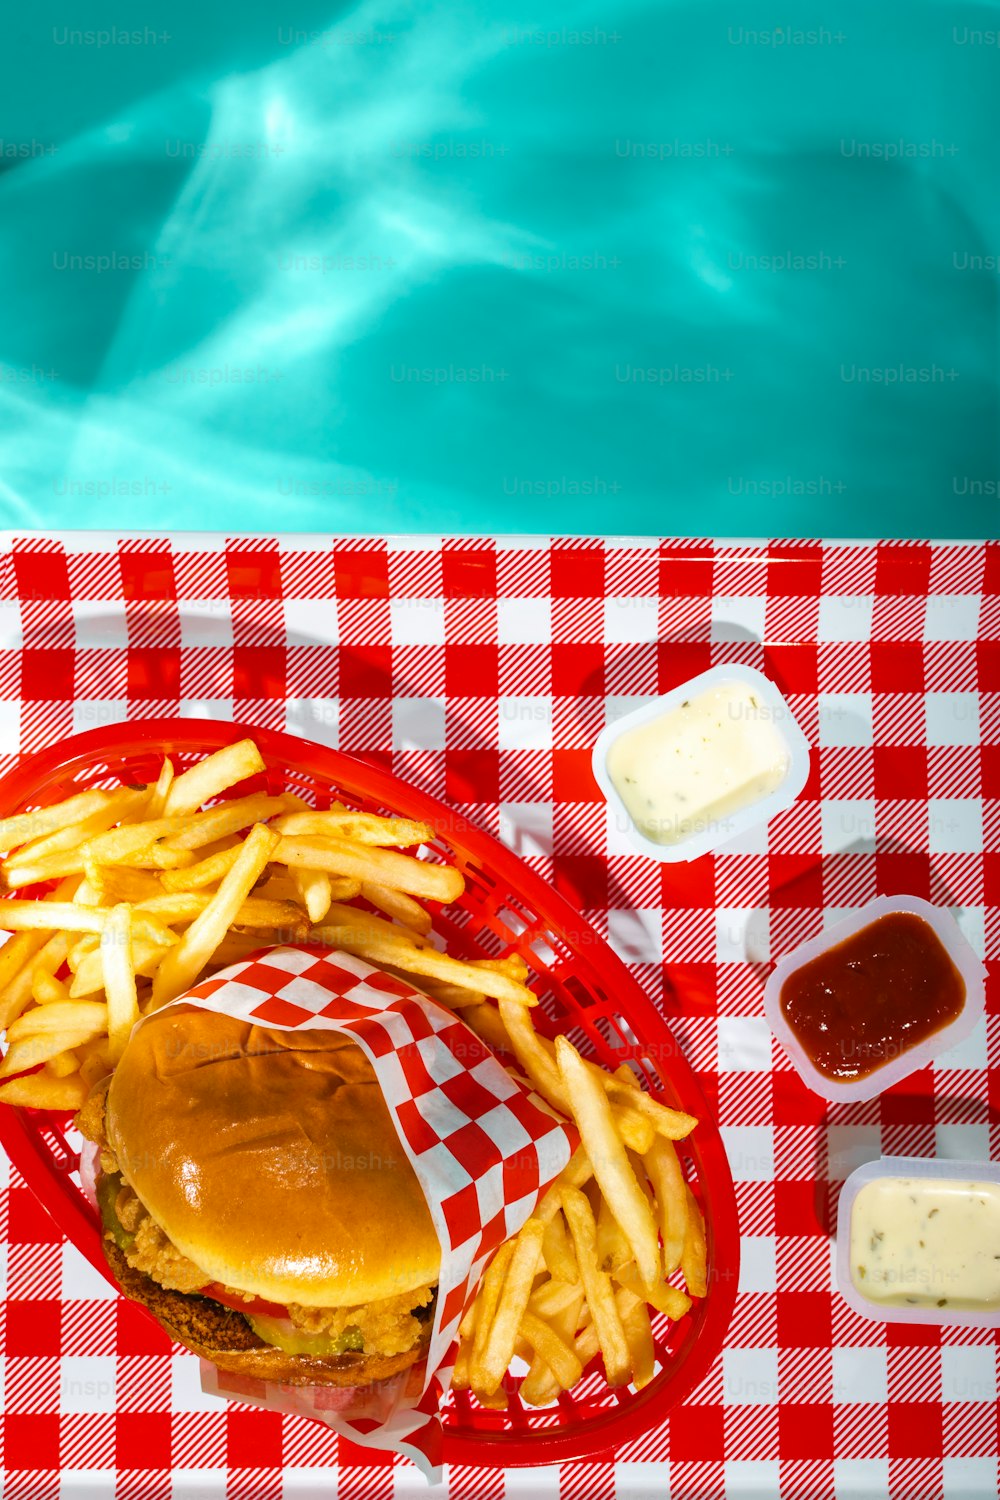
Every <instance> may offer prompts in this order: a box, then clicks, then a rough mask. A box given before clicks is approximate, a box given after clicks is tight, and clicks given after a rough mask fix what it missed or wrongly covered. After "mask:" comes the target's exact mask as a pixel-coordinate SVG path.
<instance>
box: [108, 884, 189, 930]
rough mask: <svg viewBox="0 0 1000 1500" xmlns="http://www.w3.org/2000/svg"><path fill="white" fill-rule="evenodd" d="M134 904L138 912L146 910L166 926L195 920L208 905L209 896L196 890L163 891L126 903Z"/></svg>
mask: <svg viewBox="0 0 1000 1500" xmlns="http://www.w3.org/2000/svg"><path fill="white" fill-rule="evenodd" d="M124 904H126V905H133V906H134V908H135V910H136V911H137V912H146V913H147V915H149V916H151V917H157V918H158V919H159V921H161V922H162V923H163V924H164V926H166V927H173V926H174V924H175V923H179V922H193V921H194V919H195V917H197V916H198V915H199V913H200V912H203V911H204V909H205V907H206V906H207V905H208V897H207V896H202V895H199V894H198V893H197V892H195V891H169V892H168V891H162V892H161V893H160V895H158V896H146V897H144V898H143V900H142V901H136V902H133V903H128V902H126V903H124Z"/></svg>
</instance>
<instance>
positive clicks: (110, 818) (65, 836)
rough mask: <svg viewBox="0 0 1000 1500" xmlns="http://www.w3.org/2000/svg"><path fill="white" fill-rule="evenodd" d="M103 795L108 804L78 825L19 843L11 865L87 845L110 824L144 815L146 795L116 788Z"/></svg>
mask: <svg viewBox="0 0 1000 1500" xmlns="http://www.w3.org/2000/svg"><path fill="white" fill-rule="evenodd" d="M102 796H104V797H105V798H106V799H107V801H106V802H105V803H104V804H103V806H102V807H99V808H98V809H97V811H96V812H93V813H91V815H90V817H88V818H81V819H80V821H79V822H78V823H70V824H68V825H67V827H65V828H57V829H56V831H55V832H54V833H47V834H45V835H44V837H42V838H38V839H32V840H31V842H30V843H27V844H22V846H21V847H20V849H18V851H17V854H16V856H12V857H11V863H13V864H31V863H33V862H34V860H35V859H38V858H43V857H44V856H45V855H46V854H59V853H61V852H62V851H63V850H65V849H75V848H76V846H77V845H78V844H83V843H86V842H87V840H88V839H91V838H93V837H94V835H95V834H98V833H103V832H104V831H105V830H106V829H108V828H110V827H111V825H112V824H113V823H117V822H118V821H119V820H121V819H125V820H127V819H128V818H130V817H132V816H133V815H138V814H139V813H141V812H144V811H145V809H146V804H147V801H148V797H149V793H148V792H147V791H145V790H142V791H137V792H136V791H132V789H131V788H130V787H119V788H118V789H117V790H116V791H113V792H104V793H102Z"/></svg>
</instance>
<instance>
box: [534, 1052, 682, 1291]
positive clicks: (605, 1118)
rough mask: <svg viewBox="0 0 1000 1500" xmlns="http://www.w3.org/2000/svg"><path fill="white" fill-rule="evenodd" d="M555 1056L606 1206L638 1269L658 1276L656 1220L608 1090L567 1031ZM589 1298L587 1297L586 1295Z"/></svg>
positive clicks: (644, 1276)
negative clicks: (591, 1069)
mask: <svg viewBox="0 0 1000 1500" xmlns="http://www.w3.org/2000/svg"><path fill="white" fill-rule="evenodd" d="M556 1057H557V1059H558V1062H559V1071H560V1073H561V1075H562V1081H563V1087H564V1088H565V1091H566V1093H567V1094H568V1095H569V1098H570V1104H571V1106H572V1111H573V1118H574V1120H575V1121H576V1124H577V1128H578V1130H579V1132H580V1139H581V1141H582V1142H583V1145H584V1147H585V1148H586V1151H587V1155H588V1156H589V1157H590V1160H591V1162H592V1163H593V1167H594V1176H595V1178H596V1179H597V1183H598V1186H599V1187H600V1189H601V1192H602V1193H603V1194H604V1197H605V1198H606V1199H607V1202H608V1206H609V1207H610V1209H611V1212H612V1213H613V1214H614V1216H615V1218H616V1219H617V1221H618V1223H619V1224H620V1225H621V1228H622V1233H623V1234H624V1236H625V1238H626V1240H627V1241H628V1243H629V1245H630V1246H631V1248H632V1253H633V1255H634V1256H635V1259H636V1264H637V1265H638V1267H639V1274H640V1275H641V1277H642V1279H643V1281H645V1282H648V1283H649V1284H650V1285H652V1283H653V1282H655V1281H657V1280H659V1277H660V1249H659V1241H658V1237H657V1229H656V1225H655V1223H654V1222H653V1215H652V1213H651V1212H650V1208H649V1204H648V1202H647V1200H646V1195H645V1194H644V1193H643V1191H642V1189H641V1187H640V1186H639V1184H638V1182H637V1181H636V1176H635V1173H634V1171H633V1170H632V1166H631V1163H630V1162H629V1159H628V1157H627V1156H626V1154H625V1147H624V1145H623V1144H622V1140H621V1137H620V1136H619V1135H618V1133H617V1131H616V1130H615V1119H614V1115H613V1113H612V1109H611V1104H610V1102H609V1100H608V1096H607V1094H606V1093H605V1092H604V1090H603V1088H602V1087H601V1085H600V1082H599V1081H598V1080H597V1079H596V1078H595V1077H594V1075H593V1073H592V1072H591V1071H590V1069H589V1068H588V1067H587V1065H586V1064H585V1063H584V1061H583V1058H582V1057H581V1056H580V1054H579V1052H577V1050H576V1048H575V1047H574V1046H573V1044H572V1042H571V1041H569V1039H568V1038H567V1037H564V1036H560V1037H557V1038H556ZM587 1300H588V1302H589V1301H590V1298H589V1296H588V1298H587Z"/></svg>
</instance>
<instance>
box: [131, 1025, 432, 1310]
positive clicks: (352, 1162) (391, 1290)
mask: <svg viewBox="0 0 1000 1500" xmlns="http://www.w3.org/2000/svg"><path fill="white" fill-rule="evenodd" d="M106 1128H107V1138H108V1141H109V1144H110V1145H111V1147H112V1149H113V1150H114V1152H115V1155H116V1156H117V1157H118V1161H119V1163H120V1165H121V1168H122V1173H123V1176H124V1177H125V1180H126V1181H127V1182H129V1183H130V1184H131V1185H132V1187H133V1188H134V1189H135V1192H136V1193H137V1195H138V1196H139V1198H140V1199H141V1201H142V1202H143V1203H144V1204H145V1206H146V1208H147V1209H148V1210H149V1212H150V1214H152V1216H153V1218H154V1219H155V1220H156V1221H157V1222H158V1223H159V1225H160V1226H161V1228H162V1229H163V1230H164V1231H165V1233H166V1234H167V1235H168V1237H169V1238H170V1240H171V1241H172V1242H173V1244H174V1245H175V1246H176V1247H177V1249H178V1250H180V1251H181V1252H182V1254H184V1255H186V1256H188V1257H189V1258H190V1259H191V1260H193V1261H194V1263H195V1264H196V1265H197V1266H199V1267H201V1268H202V1269H203V1270H204V1271H206V1272H207V1273H208V1276H209V1277H210V1278H211V1279H212V1280H215V1281H219V1282H222V1283H223V1284H224V1285H225V1286H230V1287H238V1288H239V1289H240V1290H242V1291H247V1292H253V1293H254V1294H255V1295H256V1296H259V1297H265V1298H267V1299H268V1300H269V1301H272V1302H280V1303H285V1304H287V1303H289V1302H299V1303H304V1304H306V1305H307V1306H311V1307H355V1306H358V1305H360V1304H361V1303H363V1302H371V1301H377V1300H380V1299H382V1298H384V1297H393V1296H397V1295H402V1294H403V1293H405V1292H410V1291H414V1290H416V1289H417V1288H418V1287H421V1286H426V1285H428V1284H430V1283H433V1282H436V1281H437V1279H438V1274H439V1271H440V1263H441V1251H440V1246H439V1244H438V1239H437V1235H436V1234H435V1231H434V1226H433V1223H432V1221H431V1216H430V1212H429V1210H428V1207H427V1203H426V1200H425V1199H424V1195H423V1192H422V1190H421V1188H420V1184H419V1183H418V1181H417V1178H416V1175H415V1174H414V1171H413V1168H412V1167H411V1165H410V1163H409V1161H408V1159H407V1157H406V1153H405V1152H404V1150H403V1148H402V1146H401V1144H400V1141H399V1137H398V1135H397V1134H396V1129H395V1126H394V1124H393V1121H392V1117H391V1116H390V1114H389V1110H388V1107H387V1105H386V1103H385V1100H384V1098H383V1096H382V1091H381V1089H380V1088H379V1085H378V1083H377V1082H376V1080H375V1073H374V1069H373V1068H372V1065H371V1063H370V1062H369V1061H368V1058H367V1056H366V1055H365V1053H364V1052H362V1050H361V1049H360V1047H358V1046H357V1045H356V1044H355V1043H353V1042H351V1041H349V1040H348V1039H347V1038H346V1037H344V1036H341V1035H340V1034H339V1033H338V1032H335V1031H305V1032H292V1031H266V1030H264V1029H263V1028H261V1027H256V1026H250V1025H248V1024H247V1023H246V1022H245V1021H240V1020H237V1019H235V1018H233V1017H231V1016H224V1015H219V1014H217V1013H215V1012H214V1011H204V1010H196V1009H193V1008H191V1007H188V1006H171V1007H169V1008H167V1009H165V1010H164V1011H162V1012H158V1013H156V1014H154V1015H152V1016H150V1017H148V1018H147V1019H146V1020H145V1021H144V1022H143V1023H142V1025H141V1026H139V1027H137V1028H136V1030H135V1031H134V1032H133V1034H132V1038H131V1040H130V1041H129V1044H128V1046H127V1047H126V1049H125V1053H124V1055H123V1057H122V1059H121V1061H120V1062H119V1064H118V1067H117V1068H116V1070H115V1073H114V1076H113V1078H112V1082H111V1087H110V1089H109V1091H108V1100H107V1116H106Z"/></svg>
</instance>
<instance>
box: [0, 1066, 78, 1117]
mask: <svg viewBox="0 0 1000 1500" xmlns="http://www.w3.org/2000/svg"><path fill="white" fill-rule="evenodd" d="M87 1093H88V1086H87V1084H86V1083H85V1081H84V1079H83V1077H82V1076H81V1075H80V1074H76V1075H75V1076H74V1077H73V1078H47V1077H45V1075H44V1074H41V1073H33V1074H31V1075H30V1076H29V1077H27V1078H12V1079H11V1080H10V1082H9V1083H4V1084H2V1085H0V1102H2V1103H4V1104H18V1105H20V1106H21V1107H22V1108H25V1109H57V1110H60V1111H63V1112H64V1111H66V1110H76V1109H79V1108H80V1106H81V1104H82V1103H83V1101H84V1100H85V1099H86V1097H87Z"/></svg>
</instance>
